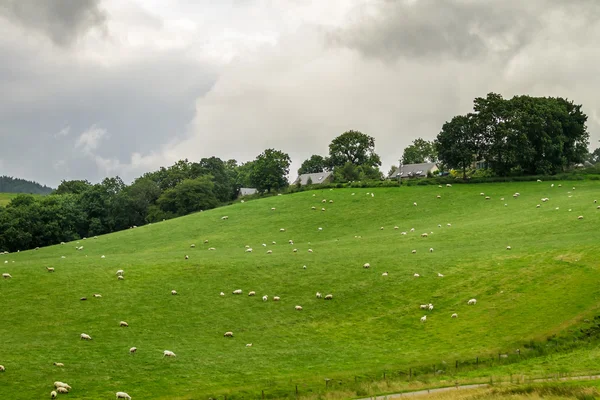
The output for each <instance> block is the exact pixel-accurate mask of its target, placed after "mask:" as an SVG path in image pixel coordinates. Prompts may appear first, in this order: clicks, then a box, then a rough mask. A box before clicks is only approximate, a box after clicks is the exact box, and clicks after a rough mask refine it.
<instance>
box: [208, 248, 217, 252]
mask: <svg viewBox="0 0 600 400" xmlns="http://www.w3.org/2000/svg"><path fill="white" fill-rule="evenodd" d="M208 250H209V251H215V250H216V249H215V248H214V247H209V248H208Z"/></svg>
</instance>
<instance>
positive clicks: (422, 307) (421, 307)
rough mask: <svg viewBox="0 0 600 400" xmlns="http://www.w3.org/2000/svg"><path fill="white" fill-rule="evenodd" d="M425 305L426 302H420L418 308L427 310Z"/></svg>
mask: <svg viewBox="0 0 600 400" xmlns="http://www.w3.org/2000/svg"><path fill="white" fill-rule="evenodd" d="M427 307H428V305H427V304H421V305H420V306H419V308H420V309H421V310H427Z"/></svg>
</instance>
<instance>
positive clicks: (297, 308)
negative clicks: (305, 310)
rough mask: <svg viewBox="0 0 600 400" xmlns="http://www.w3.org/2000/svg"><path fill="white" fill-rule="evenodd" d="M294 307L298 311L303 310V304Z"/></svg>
mask: <svg viewBox="0 0 600 400" xmlns="http://www.w3.org/2000/svg"><path fill="white" fill-rule="evenodd" d="M294 309H295V310H296V311H302V306H296V307H294Z"/></svg>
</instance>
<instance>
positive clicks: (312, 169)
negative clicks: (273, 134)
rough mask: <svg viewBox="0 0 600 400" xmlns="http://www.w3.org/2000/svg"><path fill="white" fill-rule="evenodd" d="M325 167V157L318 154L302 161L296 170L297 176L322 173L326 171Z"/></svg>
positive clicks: (326, 163)
mask: <svg viewBox="0 0 600 400" xmlns="http://www.w3.org/2000/svg"><path fill="white" fill-rule="evenodd" d="M327 165H328V161H327V160H326V159H325V157H323V156H320V155H318V154H313V155H312V156H310V158H308V159H306V160H304V162H303V163H302V165H301V166H300V168H299V169H298V175H302V174H315V173H317V172H323V171H325V170H326V169H327Z"/></svg>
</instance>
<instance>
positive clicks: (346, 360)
mask: <svg viewBox="0 0 600 400" xmlns="http://www.w3.org/2000/svg"><path fill="white" fill-rule="evenodd" d="M559 183H562V187H558V184H559ZM554 184H555V187H551V186H550V183H546V182H542V183H536V182H531V183H507V184H482V185H455V186H454V187H451V188H447V187H443V188H438V187H430V186H415V187H402V188H386V189H384V188H381V189H336V190H332V191H330V190H329V189H328V190H323V191H312V192H302V193H297V194H293V195H286V196H277V197H271V198H267V199H262V200H256V201H249V202H246V203H244V204H235V205H232V206H229V207H224V208H219V209H216V210H212V211H207V212H203V213H198V214H194V215H191V216H187V217H183V218H178V219H174V220H170V221H165V222H162V223H158V224H153V225H147V226H144V227H139V228H136V229H130V230H127V231H124V232H119V233H116V234H112V235H107V236H101V237H98V238H97V239H88V240H85V241H84V240H81V241H80V244H79V245H82V246H84V249H83V250H81V251H77V250H75V246H76V243H67V244H66V245H64V246H60V245H59V246H53V247H49V248H43V249H40V250H38V251H28V252H21V253H12V254H9V255H3V256H0V263H1V264H0V265H2V267H1V270H0V272H2V273H4V272H8V273H10V274H11V275H12V277H13V278H12V279H3V280H0V304H1V305H2V307H1V308H0V364H1V365H4V366H5V367H6V371H5V372H4V373H0V398H3V399H4V398H6V399H38V398H45V397H47V396H49V393H50V390H51V389H52V383H53V382H54V381H57V380H60V381H63V382H68V383H69V384H70V385H71V386H72V387H73V389H72V391H71V393H70V394H69V395H68V396H69V397H70V398H71V399H105V398H106V399H109V398H111V399H112V398H114V396H115V395H114V393H115V392H116V391H119V390H122V391H125V392H128V393H129V394H130V395H131V396H132V398H133V399H137V400H139V399H198V398H208V397H211V396H212V397H213V398H214V397H215V396H217V395H224V394H226V395H227V397H228V398H229V399H232V398H241V397H242V396H243V397H244V398H257V397H260V393H261V390H263V389H264V390H265V392H266V393H267V395H268V394H269V393H280V394H281V393H284V391H286V392H285V393H287V394H288V395H290V396H292V395H293V389H294V387H295V385H296V384H298V386H299V388H300V390H308V388H312V387H315V386H316V385H318V386H319V387H321V386H323V382H324V379H325V378H335V379H341V380H350V379H353V378H354V376H355V375H360V374H369V373H372V372H377V373H379V372H380V371H383V370H384V369H394V368H395V369H405V368H407V367H408V366H410V365H422V364H427V363H439V362H440V361H441V360H448V362H453V361H454V360H462V359H467V358H474V357H476V356H478V355H481V354H494V353H497V352H505V351H513V350H514V349H515V348H518V347H522V346H523V343H525V342H527V341H529V340H545V339H546V337H548V336H550V335H552V334H555V333H560V332H563V331H565V330H566V329H568V328H570V327H573V326H578V325H579V324H580V323H581V322H582V321H583V320H584V319H586V318H593V317H594V316H595V315H596V314H597V313H598V309H599V308H600V303H599V302H598V300H599V299H600V285H599V283H600V274H599V273H598V272H599V267H600V252H599V251H598V248H599V241H598V238H599V237H600V234H599V233H598V232H599V227H600V210H599V209H597V204H594V199H598V200H600V184H598V183H594V182H575V183H573V182H554ZM574 185H575V186H576V189H575V190H572V187H573V186H574ZM371 192H374V194H375V196H374V197H372V196H371V195H370V194H369V195H368V194H367V193H371ZM480 192H483V193H485V195H486V196H490V197H491V199H490V200H486V199H485V197H484V196H480ZM515 192H519V193H520V194H521V195H520V196H519V197H518V198H516V199H515V198H513V196H512V195H513V193H515ZM352 193H355V195H352ZM313 195H314V196H313ZM437 195H440V196H441V198H439V199H438V198H436V196H437ZM502 197H504V200H501V199H500V198H502ZM543 197H548V198H549V199H550V200H549V201H548V202H545V203H544V202H542V201H541V198H543ZM322 199H326V200H327V203H322V202H321V200H322ZM329 200H333V203H329ZM413 202H416V203H417V204H418V205H417V206H414V205H413ZM505 204H506V206H505ZM537 204H540V205H541V207H540V208H536V205H537ZM313 206H314V207H316V210H312V209H311V207H313ZM321 207H325V208H326V211H324V212H323V211H321ZM557 207H558V210H557V209H556V208H557ZM272 208H276V209H275V210H272ZM569 210H571V211H569ZM225 215H227V216H228V217H229V218H228V219H227V220H222V219H221V217H222V216H225ZM580 215H581V216H583V217H584V218H583V219H582V220H579V219H578V216H580ZM447 224H451V226H448V225H447ZM438 225H441V227H438ZM394 226H398V227H399V229H398V230H395V229H394ZM319 227H321V228H322V230H321V231H320V230H319V229H318V228H319ZM381 227H383V228H384V229H383V230H381V229H380V228H381ZM280 228H285V230H286V231H285V232H280ZM411 228H414V229H415V231H414V232H410V230H411ZM403 231H405V232H407V234H406V235H402V234H401V232H403ZM425 232H427V233H428V237H427V238H423V237H421V234H422V233H425ZM205 239H207V240H208V241H209V243H208V244H204V240H205ZM290 239H291V240H293V241H294V244H293V245H290V244H288V240H290ZM272 241H276V242H277V243H276V244H275V245H272V244H271V243H272ZM192 243H194V244H196V247H195V248H190V245H191V244H192ZM263 243H265V244H267V246H266V247H263V246H262V244H263ZM245 245H249V246H251V247H252V248H253V250H254V251H253V252H252V253H247V252H246V251H245ZM507 246H511V248H512V250H507V249H506V247H507ZM209 247H214V248H215V249H216V250H214V251H209V250H208V248H209ZM430 248H433V249H434V251H433V252H429V249H430ZM293 249H298V252H297V253H294V252H293V251H292V250H293ZM309 249H312V250H313V252H312V253H309V251H308V250H309ZM267 250H272V252H273V254H267ZM412 250H416V251H417V252H416V254H412ZM102 255H105V256H106V258H105V259H101V256H102ZM185 255H189V260H185V259H184V257H185ZM61 256H65V258H64V259H62V258H61ZM5 261H8V263H5ZM364 263H370V264H371V268H370V269H364V268H363V264H364ZM304 265H306V269H304V268H303V266H304ZM48 266H52V267H54V268H55V269H56V271H55V272H54V273H48V272H47V271H46V269H45V267H48ZM117 269H124V270H125V280H122V281H119V280H117V278H116V276H115V272H116V271H117ZM383 272H388V273H389V275H388V276H382V273H383ZM415 273H418V274H420V277H418V278H416V277H414V276H413V274H415ZM438 273H442V274H444V277H443V278H440V277H438V276H437V274H438ZM173 289H175V290H177V292H178V295H177V296H172V295H171V290H173ZM235 289H242V290H243V295H241V296H235V295H232V291H233V290H235ZM251 290H254V291H256V297H249V296H248V292H249V291H251ZM221 291H222V292H224V293H225V296H220V295H219V292H221ZM317 291H319V292H321V293H323V295H325V294H329V293H331V294H333V300H331V301H326V300H323V299H317V298H316V297H315V293H316V292H317ZM94 293H100V294H102V298H93V297H92V295H93V294H94ZM263 295H268V296H269V300H268V301H267V302H263V301H262V299H261V297H262V296H263ZM83 296H86V297H87V298H88V300H87V301H80V300H79V299H80V298H81V297H83ZM273 296H280V297H281V301H279V302H274V301H272V298H273ZM471 298H476V299H477V304H476V305H475V306H468V305H467V301H468V300H469V299H471ZM425 303H433V305H434V310H433V311H424V310H421V309H419V305H420V304H425ZM296 305H301V306H302V307H303V310H302V311H296V310H294V306H296ZM452 313H458V318H456V319H452V318H450V315H451V314H452ZM423 315H427V321H426V322H425V323H421V322H420V318H421V317H422V316H423ZM121 320H124V321H127V322H128V323H129V327H128V328H120V327H119V321H121ZM226 331H233V333H234V337H233V338H224V337H223V334H224V332H226ZM84 332H85V333H88V334H90V335H91V336H92V338H93V340H92V341H81V340H80V339H79V335H80V334H81V333H84ZM247 343H252V344H253V346H252V347H246V344H247ZM132 346H136V347H137V348H138V351H137V354H135V355H133V356H132V355H130V354H129V351H128V350H129V348H130V347H132ZM167 349H168V350H172V351H173V352H175V353H176V354H177V357H176V358H173V359H168V358H162V352H163V350H167ZM53 362H62V363H64V364H65V367H64V368H57V367H54V366H53V365H52V363H53ZM599 364H600V362H599Z"/></svg>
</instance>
